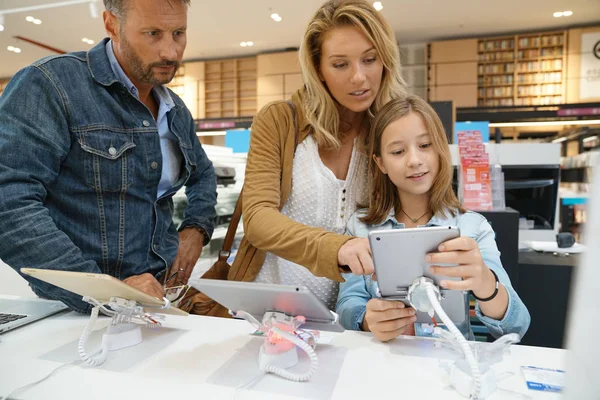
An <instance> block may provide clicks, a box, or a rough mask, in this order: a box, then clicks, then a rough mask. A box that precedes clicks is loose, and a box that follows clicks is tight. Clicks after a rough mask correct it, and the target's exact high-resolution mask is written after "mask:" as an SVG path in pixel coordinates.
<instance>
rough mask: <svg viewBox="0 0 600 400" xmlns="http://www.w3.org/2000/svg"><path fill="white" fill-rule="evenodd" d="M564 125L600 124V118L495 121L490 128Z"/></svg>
mask: <svg viewBox="0 0 600 400" xmlns="http://www.w3.org/2000/svg"><path fill="white" fill-rule="evenodd" d="M562 125H600V119H580V120H575V121H539V122H493V123H491V124H489V127H490V128H513V127H518V126H562Z"/></svg>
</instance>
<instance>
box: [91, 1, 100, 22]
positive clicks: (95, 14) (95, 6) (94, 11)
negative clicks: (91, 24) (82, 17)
mask: <svg viewBox="0 0 600 400" xmlns="http://www.w3.org/2000/svg"><path fill="white" fill-rule="evenodd" d="M90 16H91V17H92V18H94V19H96V18H98V17H99V16H100V12H99V11H98V3H96V1H95V0H93V1H91V2H90Z"/></svg>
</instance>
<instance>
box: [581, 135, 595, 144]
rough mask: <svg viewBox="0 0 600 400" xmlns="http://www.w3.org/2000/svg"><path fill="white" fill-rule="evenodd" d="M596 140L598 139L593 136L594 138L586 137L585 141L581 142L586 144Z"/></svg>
mask: <svg viewBox="0 0 600 400" xmlns="http://www.w3.org/2000/svg"><path fill="white" fill-rule="evenodd" d="M596 139H598V136H596V135H594V136H590V137H586V138H585V139H583V142H584V143H587V142H591V141H592V140H596Z"/></svg>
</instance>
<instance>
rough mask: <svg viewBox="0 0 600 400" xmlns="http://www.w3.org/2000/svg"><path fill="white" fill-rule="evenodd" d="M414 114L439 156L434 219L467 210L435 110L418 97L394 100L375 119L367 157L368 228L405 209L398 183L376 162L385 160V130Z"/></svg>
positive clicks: (433, 193)
mask: <svg viewBox="0 0 600 400" xmlns="http://www.w3.org/2000/svg"><path fill="white" fill-rule="evenodd" d="M411 112H413V113H415V114H417V115H419V116H420V117H421V119H422V120H423V123H424V124H425V127H426V128H427V132H428V133H429V136H430V137H431V144H432V148H433V150H434V151H435V152H436V153H437V155H438V160H439V172H438V174H437V176H436V177H435V179H434V181H433V185H432V186H431V189H430V196H429V208H430V210H431V212H432V214H433V215H438V216H442V217H447V216H448V213H449V214H450V215H452V216H456V214H457V213H459V212H460V213H464V212H465V210H464V208H463V207H462V206H461V204H460V202H459V201H458V199H457V198H456V195H455V194H454V191H453V190H452V175H453V169H452V159H451V157H450V147H449V146H448V140H447V138H446V132H445V131H444V127H443V126H442V122H441V121H440V118H439V117H438V115H437V113H436V112H435V111H434V109H433V108H431V106H430V105H429V104H427V102H426V101H425V100H423V99H421V98H420V97H418V96H413V95H410V96H406V97H403V98H400V99H394V100H391V101H390V102H389V103H387V104H386V105H385V106H384V107H383V108H382V109H381V110H380V111H379V113H378V114H377V115H376V116H375V120H374V121H373V125H372V127H371V132H370V134H369V142H368V144H367V154H368V156H369V161H368V162H369V166H368V176H369V178H370V179H369V202H368V205H367V209H368V210H367V214H366V215H365V216H364V217H363V218H361V221H363V222H364V223H367V224H379V223H381V222H383V221H384V220H385V218H386V217H387V215H388V214H389V212H390V210H392V209H394V210H395V211H396V212H399V211H400V208H401V207H402V205H401V204H400V198H399V196H398V189H397V188H396V186H395V185H394V183H393V182H392V181H391V180H390V179H389V177H388V176H387V175H385V174H384V173H383V172H381V170H380V169H379V167H378V166H377V163H376V162H375V159H374V157H373V156H377V157H381V137H382V136H383V132H384V130H385V129H386V128H387V127H388V126H389V125H390V124H391V123H392V122H394V121H397V120H399V119H400V118H403V117H405V116H407V115H409V114H410V113H411Z"/></svg>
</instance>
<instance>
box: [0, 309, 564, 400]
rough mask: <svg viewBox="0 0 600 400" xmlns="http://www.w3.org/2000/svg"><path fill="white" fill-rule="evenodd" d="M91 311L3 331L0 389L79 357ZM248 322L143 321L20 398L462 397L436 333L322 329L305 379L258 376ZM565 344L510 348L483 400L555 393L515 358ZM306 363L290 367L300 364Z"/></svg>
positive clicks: (559, 361) (559, 354) (551, 354)
mask: <svg viewBox="0 0 600 400" xmlns="http://www.w3.org/2000/svg"><path fill="white" fill-rule="evenodd" d="M87 321H88V316H85V315H80V314H76V313H63V314H59V315H56V316H54V317H50V318H47V319H45V320H42V321H39V322H37V323H34V324H31V325H28V326H25V327H22V328H19V329H16V330H14V331H11V332H8V333H6V334H3V335H0V396H5V395H7V394H8V393H9V392H10V391H12V390H13V389H15V388H17V387H20V386H22V385H25V384H27V383H30V382H33V381H35V380H38V379H40V378H42V377H44V376H45V375H46V374H47V373H49V372H50V371H52V370H53V369H54V368H56V367H58V366H60V365H61V364H63V363H70V362H73V361H76V360H78V356H77V343H78V340H79V336H80V334H81V332H82V330H83V328H84V326H85V325H86V323H87ZM108 322H109V319H107V318H102V319H101V320H99V321H98V323H97V329H96V331H95V332H94V333H93V334H92V336H91V337H90V340H89V344H88V352H91V351H92V350H94V349H95V348H97V346H99V341H100V337H101V333H102V331H103V328H104V327H105V326H106V325H107V324H108ZM252 330H253V329H252V328H251V326H250V325H249V324H248V323H247V322H245V321H238V320H227V319H219V318H211V317H200V316H189V317H174V316H170V317H168V319H167V321H166V322H165V327H163V328H159V329H148V328H143V335H144V340H143V342H142V343H141V344H139V345H137V346H134V347H131V348H127V349H123V350H120V351H117V352H111V353H110V354H109V358H108V360H107V361H106V362H105V363H104V364H103V365H101V366H100V367H96V368H92V367H87V366H82V365H74V366H69V367H65V368H62V369H61V370H59V371H58V372H57V373H55V374H54V375H53V376H52V377H50V378H49V379H48V380H46V381H44V382H42V383H41V384H39V385H37V386H35V387H33V388H31V389H29V390H28V391H26V392H23V393H21V394H18V395H17V397H16V398H17V399H31V400H34V399H44V400H52V399H60V400H69V399H78V400H79V399H121V398H123V399H125V398H131V399H134V398H139V399H213V398H214V399H223V398H226V399H231V398H235V399H251V398H257V399H261V400H263V399H285V398H295V399H318V400H321V399H355V398H366V399H387V398H404V399H407V398H415V399H434V398H435V399H463V397H461V396H460V395H459V394H458V393H456V392H455V391H454V390H453V389H451V388H450V387H449V386H448V378H447V375H446V372H445V371H444V370H442V368H440V363H441V362H447V361H450V360H451V359H452V357H453V355H452V354H451V353H450V352H449V351H448V350H446V349H443V348H434V347H433V340H431V339H421V338H399V339H397V340H395V341H393V342H391V343H380V342H378V341H376V340H375V339H373V338H372V336H371V335H370V334H368V333H363V332H353V331H346V332H344V333H341V334H333V333H328V332H323V333H322V334H323V335H324V336H328V337H330V338H331V339H332V340H331V343H330V344H324V345H319V346H318V347H317V356H318V357H319V364H320V365H319V368H318V370H317V372H316V374H315V375H314V376H313V378H312V379H311V380H310V381H309V382H306V383H294V382H290V381H286V380H284V379H282V378H279V377H277V376H273V375H268V376H264V377H262V378H260V379H259V380H257V381H256V382H255V383H254V384H252V385H250V386H249V387H248V388H245V389H244V390H236V389H237V388H238V387H240V386H243V385H245V384H247V383H249V382H251V381H252V380H253V379H254V378H256V377H257V376H259V374H260V372H259V370H258V367H257V356H258V351H259V347H260V345H261V343H262V340H261V339H260V338H259V337H254V336H251V335H250V334H249V333H250V332H251V331H252ZM565 357H566V351H565V350H560V349H549V348H539V347H527V346H513V347H512V348H511V350H510V355H507V356H505V358H504V361H503V362H502V363H501V364H498V365H496V366H495V367H494V369H495V371H496V372H497V374H498V376H499V377H503V379H501V380H500V381H499V382H498V385H499V387H500V388H502V389H507V390H509V391H512V392H506V391H500V390H497V391H496V392H495V393H493V394H492V396H490V397H489V399H490V400H497V399H514V398H518V396H517V397H515V396H516V395H515V393H514V392H518V393H521V394H524V395H527V396H529V397H528V398H531V399H558V398H559V395H557V394H553V393H547V392H536V391H531V390H528V389H527V388H526V385H525V382H524V379H523V376H522V374H521V372H520V367H521V366H522V365H533V366H537V367H544V368H556V369H564V364H565ZM306 361H307V360H306V359H303V358H302V357H301V364H300V365H298V366H296V367H294V368H296V369H297V370H298V371H305V368H306V367H307V364H304V363H305V362H306Z"/></svg>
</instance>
